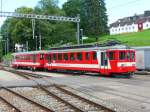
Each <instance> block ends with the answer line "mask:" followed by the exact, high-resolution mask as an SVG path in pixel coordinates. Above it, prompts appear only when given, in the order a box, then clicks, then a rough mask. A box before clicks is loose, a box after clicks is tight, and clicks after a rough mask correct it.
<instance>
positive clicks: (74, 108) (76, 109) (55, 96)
mask: <svg viewBox="0 0 150 112" xmlns="http://www.w3.org/2000/svg"><path fill="white" fill-rule="evenodd" d="M39 87H40V89H42V90H43V91H45V92H46V93H47V94H48V95H50V96H53V97H54V98H56V99H57V100H59V101H61V102H62V103H64V104H66V105H68V106H70V107H71V108H72V109H73V110H75V112H84V111H83V110H81V109H80V108H78V107H76V106H74V105H72V104H71V103H69V102H67V101H65V100H64V99H62V98H60V97H58V96H57V95H55V94H54V93H52V92H51V91H49V90H48V89H47V88H45V87H43V86H42V85H39Z"/></svg>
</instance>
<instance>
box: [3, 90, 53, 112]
mask: <svg viewBox="0 0 150 112" xmlns="http://www.w3.org/2000/svg"><path fill="white" fill-rule="evenodd" d="M3 89H5V90H6V91H8V92H10V93H12V94H15V95H16V96H19V97H21V98H23V99H24V100H26V101H28V102H30V103H32V104H34V105H36V106H38V107H40V108H42V109H43V110H45V111H47V112H54V111H53V110H51V109H49V108H47V107H45V106H43V105H41V104H39V103H37V102H35V101H33V100H31V99H29V98H28V97H26V96H24V95H21V94H19V93H17V92H15V91H13V90H11V89H8V88H5V87H3Z"/></svg>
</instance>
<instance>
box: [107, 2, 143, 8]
mask: <svg viewBox="0 0 150 112" xmlns="http://www.w3.org/2000/svg"><path fill="white" fill-rule="evenodd" d="M139 1H141V0H134V1H130V2H126V3H122V4H118V5H115V6H112V7H110V8H109V10H112V9H118V8H122V7H125V6H128V5H132V4H135V3H137V2H139Z"/></svg>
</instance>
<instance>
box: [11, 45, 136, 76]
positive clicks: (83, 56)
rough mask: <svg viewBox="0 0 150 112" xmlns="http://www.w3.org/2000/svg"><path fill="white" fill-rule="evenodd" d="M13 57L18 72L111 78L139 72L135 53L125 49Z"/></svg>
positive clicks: (43, 52) (62, 51)
mask: <svg viewBox="0 0 150 112" xmlns="http://www.w3.org/2000/svg"><path fill="white" fill-rule="evenodd" d="M13 55H14V59H13V62H12V67H14V68H18V67H27V68H31V69H34V70H35V69H38V68H41V69H47V70H49V71H51V70H65V71H67V70H68V71H79V72H97V73H100V74H102V75H107V76H109V75H112V74H113V75H114V74H115V75H117V74H118V75H122V74H128V75H129V74H132V73H134V72H135V70H136V62H135V50H134V49H129V48H126V47H125V46H111V47H89V48H82V47H81V48H65V49H62V48H61V49H59V48H58V49H51V50H49V51H34V52H23V53H14V54H13Z"/></svg>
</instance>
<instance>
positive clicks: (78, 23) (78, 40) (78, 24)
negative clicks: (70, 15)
mask: <svg viewBox="0 0 150 112" xmlns="http://www.w3.org/2000/svg"><path fill="white" fill-rule="evenodd" d="M77 18H78V19H80V15H79V14H78V15H77ZM77 43H78V45H80V21H78V22H77Z"/></svg>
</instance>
